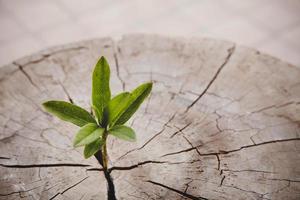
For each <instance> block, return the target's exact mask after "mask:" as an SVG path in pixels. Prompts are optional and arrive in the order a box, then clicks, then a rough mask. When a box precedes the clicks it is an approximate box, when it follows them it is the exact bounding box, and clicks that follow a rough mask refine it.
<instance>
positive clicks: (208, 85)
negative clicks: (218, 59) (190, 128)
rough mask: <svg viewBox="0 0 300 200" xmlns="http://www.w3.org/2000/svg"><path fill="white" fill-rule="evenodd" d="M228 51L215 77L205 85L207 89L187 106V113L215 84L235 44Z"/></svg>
mask: <svg viewBox="0 0 300 200" xmlns="http://www.w3.org/2000/svg"><path fill="white" fill-rule="evenodd" d="M227 51H228V55H227V57H226V58H225V61H224V62H223V63H222V64H221V66H220V67H219V68H218V70H217V72H216V73H215V75H214V76H213V78H212V79H211V81H210V82H209V83H208V84H207V86H206V87H205V89H204V90H203V92H202V93H201V94H200V95H199V96H198V97H197V98H196V99H195V100H194V101H193V102H192V103H191V104H190V105H189V106H188V107H187V108H186V110H185V113H186V112H188V111H189V109H190V108H191V107H193V106H194V105H195V104H196V103H197V102H198V101H199V100H200V99H201V97H202V96H203V95H204V94H205V93H206V92H207V90H208V89H209V88H210V86H211V85H212V84H213V82H214V81H215V80H216V79H217V77H218V76H219V74H220V72H221V71H222V69H223V68H224V67H225V65H226V64H227V63H228V62H229V60H230V58H231V56H232V55H233V53H234V51H235V45H233V47H231V48H229V49H228V50H227Z"/></svg>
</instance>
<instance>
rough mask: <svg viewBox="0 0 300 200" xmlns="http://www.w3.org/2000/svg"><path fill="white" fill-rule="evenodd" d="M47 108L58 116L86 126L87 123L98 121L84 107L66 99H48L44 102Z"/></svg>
mask: <svg viewBox="0 0 300 200" xmlns="http://www.w3.org/2000/svg"><path fill="white" fill-rule="evenodd" d="M43 107H44V108H45V110H46V111H47V112H49V113H51V114H53V115H55V116H57V117H58V118H60V119H62V120H64V121H67V122H71V123H73V124H76V125H77V126H84V125H86V124H87V123H96V121H95V119H94V118H93V116H92V115H91V114H90V113H88V112H87V111H86V110H84V109H83V108H80V107H79V106H76V105H74V104H71V103H68V102H64V101H47V102H45V103H43Z"/></svg>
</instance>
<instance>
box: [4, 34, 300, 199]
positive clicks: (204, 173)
mask: <svg viewBox="0 0 300 200" xmlns="http://www.w3.org/2000/svg"><path fill="white" fill-rule="evenodd" d="M101 55H104V56H106V57H107V59H108V61H109V63H110V65H111V71H112V72H111V74H112V78H111V88H112V92H113V93H117V92H119V91H120V90H122V89H125V90H131V89H133V88H134V87H135V86H136V85H137V84H139V83H142V82H145V81H149V80H151V81H153V82H154V88H153V92H152V94H151V96H150V98H148V101H147V102H146V103H145V104H144V105H143V106H142V108H141V109H140V110H139V111H138V112H137V114H135V116H134V117H133V119H132V120H131V121H130V122H129V124H131V125H132V126H133V127H134V129H135V130H136V132H137V136H138V141H137V142H136V143H128V142H124V141H120V140H117V139H114V138H112V137H110V138H109V145H108V151H109V152H108V153H109V155H110V167H111V176H112V177H113V179H114V185H115V189H116V196H117V197H118V199H278V200H279V199H280V200H281V199H299V198H300V183H299V182H300V168H299V166H300V154H299V151H300V145H299V144H300V143H299V142H300V141H299V140H300V139H299V138H300V137H299V133H300V69H299V68H297V67H294V66H291V65H289V64H287V63H284V62H282V61H280V60H278V59H276V58H273V57H270V56H268V55H264V54H261V53H259V52H257V51H255V50H252V49H249V48H246V47H241V46H236V45H235V44H233V43H229V42H222V41H216V40H211V39H183V38H175V39H169V38H166V37H159V36H144V35H130V36H126V37H124V38H123V39H122V40H121V41H118V42H114V41H113V40H111V39H109V38H104V39H96V40H91V41H85V42H80V43H77V44H72V45H66V46H62V47H57V48H52V49H49V50H47V51H44V52H41V53H38V54H36V55H33V56H30V57H27V58H23V59H21V60H18V61H15V62H14V63H12V64H11V65H9V66H4V67H2V68H1V69H0V95H1V98H0V113H1V114H0V131H1V132H0V152H1V153H0V163H1V164H0V199H21V198H22V199H105V198H106V180H105V177H104V175H103V174H102V172H101V171H99V170H100V168H101V167H100V166H99V164H98V163H97V161H96V159H94V158H92V159H89V160H84V159H83V156H82V150H81V149H73V148H72V146H71V145H72V142H71V141H72V138H73V137H74V133H75V132H76V130H77V127H75V126H73V125H70V124H66V123H64V122H61V121H60V120H58V119H56V118H54V117H52V116H50V115H48V114H47V113H45V112H43V110H42V109H41V106H40V105H41V103H42V102H43V101H45V100H49V99H64V100H68V101H73V102H74V103H75V104H78V105H80V106H83V107H85V108H86V109H90V94H91V80H90V79H91V72H92V68H93V65H94V64H95V62H96V60H97V59H98V58H99V56H101Z"/></svg>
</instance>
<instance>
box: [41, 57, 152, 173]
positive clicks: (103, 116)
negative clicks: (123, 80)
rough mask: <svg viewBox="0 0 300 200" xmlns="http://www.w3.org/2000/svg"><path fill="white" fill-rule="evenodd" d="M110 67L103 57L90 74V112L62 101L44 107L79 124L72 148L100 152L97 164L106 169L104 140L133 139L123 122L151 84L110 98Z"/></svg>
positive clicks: (146, 92) (85, 152)
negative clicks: (114, 138)
mask: <svg viewBox="0 0 300 200" xmlns="http://www.w3.org/2000/svg"><path fill="white" fill-rule="evenodd" d="M109 79H110V68H109V65H108V63H107V61H106V59H105V58H104V57H101V58H100V60H99V61H98V62H97V64H96V66H95V68H94V72H93V77H92V82H93V83H92V102H91V104H92V114H90V113H89V112H88V111H86V110H84V109H83V108H81V107H79V106H77V105H74V104H72V103H68V102H64V101H47V102H45V103H43V107H44V108H45V110H46V111H47V112H49V113H51V114H53V115H55V116H56V117H58V118H60V119H62V120H64V121H67V122H71V123H73V124H75V125H77V126H79V127H80V129H79V131H78V133H77V134H76V136H75V138H74V142H73V145H74V147H80V146H84V152H83V154H84V157H85V158H89V157H91V156H93V155H95V154H96V153H97V152H101V154H100V155H101V157H102V160H100V163H101V164H102V166H103V170H104V171H105V172H107V169H108V163H107V160H108V155H107V149H106V141H107V138H108V137H109V136H114V137H117V138H119V139H122V140H126V141H130V142H132V141H135V140H136V134H135V132H134V130H133V129H132V128H130V127H128V126H126V125H124V124H125V123H126V122H127V121H128V120H129V119H130V118H131V116H132V115H133V114H134V113H135V112H136V110H137V109H138V108H139V106H140V105H141V104H142V102H143V101H144V100H145V99H146V97H147V96H149V94H150V92H151V89H152V83H151V82H149V83H144V84H142V85H140V86H138V87H137V88H135V89H134V90H133V91H132V92H122V93H120V94H118V95H116V96H114V97H113V98H111V92H110V86H109Z"/></svg>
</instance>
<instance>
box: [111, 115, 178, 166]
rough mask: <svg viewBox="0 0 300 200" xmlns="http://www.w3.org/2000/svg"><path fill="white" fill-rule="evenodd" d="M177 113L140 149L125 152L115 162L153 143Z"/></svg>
mask: <svg viewBox="0 0 300 200" xmlns="http://www.w3.org/2000/svg"><path fill="white" fill-rule="evenodd" d="M176 114H177V112H175V113H174V114H173V115H172V116H171V117H170V119H169V120H168V121H167V122H166V123H165V124H164V125H163V128H162V129H161V130H160V131H159V132H158V133H156V134H155V135H154V136H152V137H151V138H150V139H149V140H147V141H146V142H145V143H144V144H143V145H142V146H141V147H139V148H135V149H131V150H129V151H127V152H126V153H124V154H123V155H122V156H120V157H119V158H117V159H116V161H118V160H121V159H123V158H124V157H125V156H127V155H128V154H130V153H132V152H134V151H138V150H141V149H143V148H144V147H145V146H147V145H148V144H149V143H150V142H151V141H153V140H154V139H155V138H156V137H158V136H159V135H160V134H162V133H163V132H164V131H165V129H166V127H167V126H168V124H169V123H170V122H171V121H172V120H173V119H174V118H175V116H176Z"/></svg>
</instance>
